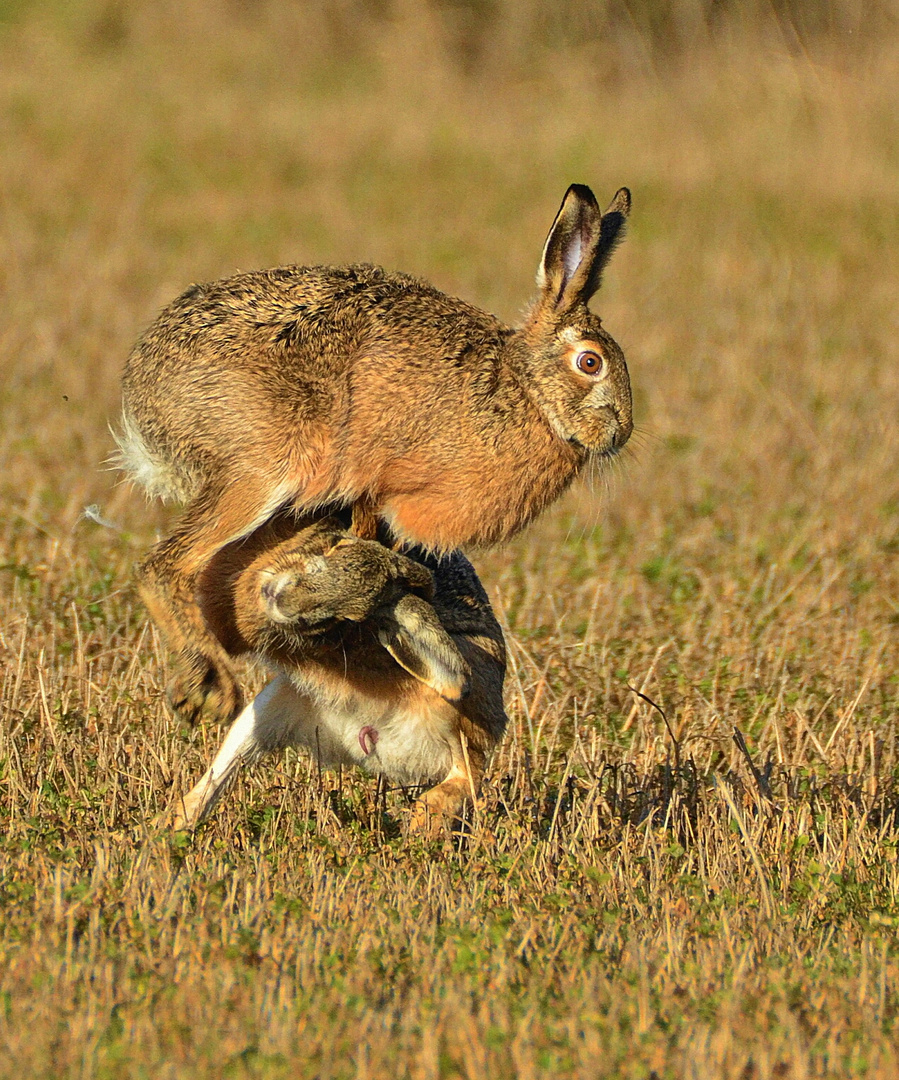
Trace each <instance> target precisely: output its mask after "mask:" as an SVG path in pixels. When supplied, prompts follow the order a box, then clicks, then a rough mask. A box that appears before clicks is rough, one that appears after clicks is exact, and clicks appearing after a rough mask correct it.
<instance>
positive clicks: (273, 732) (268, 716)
mask: <svg viewBox="0 0 899 1080" xmlns="http://www.w3.org/2000/svg"><path fill="white" fill-rule="evenodd" d="M302 705H303V702H302V699H301V697H300V695H299V694H298V692H297V691H296V690H295V689H294V687H293V685H292V684H291V682H290V681H289V680H288V679H287V678H286V676H284V675H279V676H278V677H277V678H276V679H273V680H272V682H270V683H269V684H268V685H267V686H266V687H265V688H264V689H263V690H261V691H260V692H259V693H258V694H257V695H256V697H255V698H254V699H253V700H252V701H251V702H250V704H249V705H247V707H246V708H245V709H244V710H243V712H242V713H241V714H240V716H238V718H237V719H236V720H235V721H234V723H233V724H232V725H231V728H230V729H229V731H228V734H227V735H226V736H225V741H224V742H223V743H222V745H221V747H220V748H219V751H218V753H217V754H216V755H215V759H214V760H213V762H212V764H211V765H210V766H209V768H208V769H207V770H206V772H205V773H204V774H203V776H202V777H201V778H200V780H199V782H198V783H197V784H196V785H195V786H194V787H193V788H192V789H191V790H190V791H189V792H188V793H187V795H185V796H184V798H183V799H181V800H180V802H179V803H178V804H177V805H176V810H175V814H174V818H173V821H172V826H173V828H174V829H176V830H184V829H195V828H196V827H197V825H199V824H200V822H201V821H203V819H204V818H205V817H207V816H208V814H209V812H210V811H211V810H212V808H213V807H214V806H215V804H216V803H217V802H218V801H219V799H220V798H221V797H222V796H223V795H224V794H225V792H226V791H227V790H228V788H229V787H230V786H231V784H232V783H233V782H234V780H235V779H236V777H237V773H238V772H239V771H240V769H242V768H243V766H244V765H250V764H252V762H254V761H256V760H257V759H258V758H260V757H263V756H264V755H265V754H271V753H274V752H275V751H276V750H281V749H283V748H284V747H285V746H289V745H292V744H293V742H294V741H295V740H294V738H293V728H294V723H293V721H294V720H295V718H296V716H297V714H298V712H299V711H300V709H301V708H302Z"/></svg>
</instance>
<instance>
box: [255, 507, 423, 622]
mask: <svg viewBox="0 0 899 1080" xmlns="http://www.w3.org/2000/svg"><path fill="white" fill-rule="evenodd" d="M331 520H332V519H326V521H325V525H324V526H322V525H321V524H319V526H318V527H317V528H316V527H314V528H312V529H310V530H308V533H307V535H304V537H303V539H302V542H301V543H300V544H298V545H297V547H296V549H295V550H287V551H283V552H281V553H280V555H279V556H278V558H277V559H275V560H273V563H272V565H271V566H269V567H266V568H265V569H263V570H261V571H259V573H258V581H257V584H258V588H259V594H258V595H259V602H260V604H261V606H262V610H263V612H264V614H265V617H266V618H267V619H268V620H269V621H270V622H273V623H277V624H279V625H281V626H293V627H295V628H297V629H299V630H312V629H314V628H316V627H324V626H326V625H328V624H330V623H332V622H334V621H340V622H362V621H363V620H365V619H367V618H369V617H370V616H371V615H372V614H374V613H375V612H376V611H377V610H378V609H379V608H380V607H382V606H383V605H385V604H390V603H393V602H394V600H395V599H396V597H398V596H400V595H402V594H403V593H404V592H406V591H407V590H414V591H416V592H418V593H421V594H423V595H425V596H430V595H431V594H432V592H433V584H434V582H433V577H432V575H431V572H430V570H428V569H427V568H426V567H424V566H422V565H421V564H420V563H416V562H414V561H413V560H412V559H408V558H406V557H405V556H404V555H400V554H399V553H397V552H394V551H390V550H389V549H387V548H385V547H382V545H381V544H379V543H377V542H376V541H374V540H357V539H356V538H355V537H351V536H348V535H346V534H343V536H341V537H340V538H338V539H337V542H336V543H333V544H332V545H330V546H329V547H327V548H326V549H325V550H319V549H320V548H321V546H322V543H321V542H322V540H327V539H328V538H329V529H330V526H329V524H328V523H329V522H330V521H331Z"/></svg>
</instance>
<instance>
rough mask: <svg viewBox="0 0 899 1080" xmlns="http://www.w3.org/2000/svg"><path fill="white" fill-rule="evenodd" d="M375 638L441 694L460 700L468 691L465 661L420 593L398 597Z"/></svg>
mask: <svg viewBox="0 0 899 1080" xmlns="http://www.w3.org/2000/svg"><path fill="white" fill-rule="evenodd" d="M378 638H379V640H380V642H381V644H382V645H383V646H384V648H385V649H386V650H387V651H388V652H389V653H390V655H391V656H392V657H393V659H394V660H396V662H397V663H398V664H399V665H400V667H401V668H405V670H406V671H408V672H409V674H410V675H414V676H415V678H416V679H419V680H420V681H421V682H423V683H425V684H426V685H427V686H430V687H431V689H432V690H436V691H437V693H438V694H440V696H441V697H445V698H446V699H447V700H448V701H459V700H461V699H462V698H463V697H465V695H466V694H467V693H468V685H469V675H470V672H469V668H468V664H467V663H466V662H465V658H464V657H463V656H462V654H461V653H460V652H459V650H458V649H457V648H456V643H455V642H454V641H453V639H452V638H451V637H450V636H449V634H448V633H447V632H446V630H445V629H444V628H443V625H442V624H441V622H440V620H439V619H438V618H437V612H436V611H434V609H433V608H432V607H431V605H430V604H429V603H427V601H425V600H422V599H421V597H418V596H412V595H411V594H407V595H406V596H403V597H401V599H399V600H398V601H397V602H396V604H395V605H394V607H393V609H392V611H391V613H390V615H389V616H388V617H387V618H386V620H385V624H384V626H382V628H381V629H380V630H379V631H378Z"/></svg>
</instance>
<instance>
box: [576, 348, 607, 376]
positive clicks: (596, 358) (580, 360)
mask: <svg viewBox="0 0 899 1080" xmlns="http://www.w3.org/2000/svg"><path fill="white" fill-rule="evenodd" d="M574 366H575V367H576V368H577V369H578V371H580V372H582V373H583V374H584V375H598V374H599V373H600V372H601V371H602V357H601V356H600V355H599V353H595V352H590V351H589V350H585V351H584V352H580V353H578V354H577V356H576V357H575V358H574Z"/></svg>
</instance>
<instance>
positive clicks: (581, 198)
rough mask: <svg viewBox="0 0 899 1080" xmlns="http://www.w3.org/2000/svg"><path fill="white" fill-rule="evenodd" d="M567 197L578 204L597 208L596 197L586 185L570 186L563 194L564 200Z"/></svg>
mask: <svg viewBox="0 0 899 1080" xmlns="http://www.w3.org/2000/svg"><path fill="white" fill-rule="evenodd" d="M569 196H574V198H576V199H577V200H578V202H582V203H587V204H588V205H589V206H595V207H597V209H598V208H599V203H597V201H596V196H595V195H594V194H593V192H592V191H591V190H590V188H588V187H587V185H586V184H571V185H570V186H569V188H568V190H567V191H566V192H565V198H566V199H567V198H569Z"/></svg>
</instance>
